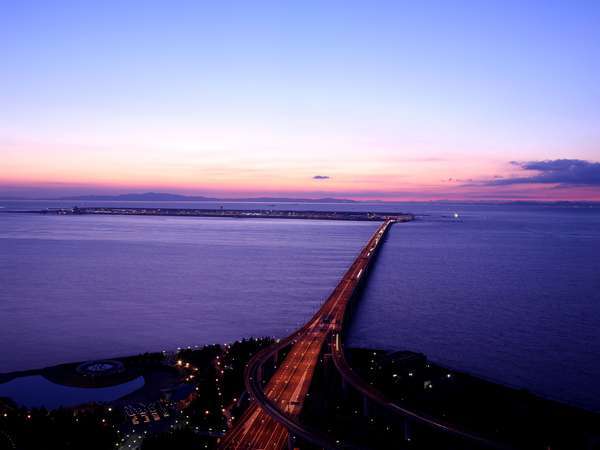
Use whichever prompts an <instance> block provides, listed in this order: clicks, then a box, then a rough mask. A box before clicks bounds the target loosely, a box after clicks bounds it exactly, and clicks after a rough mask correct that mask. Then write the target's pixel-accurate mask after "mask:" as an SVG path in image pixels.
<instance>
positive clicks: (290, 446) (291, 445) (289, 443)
mask: <svg viewBox="0 0 600 450" xmlns="http://www.w3.org/2000/svg"><path fill="white" fill-rule="evenodd" d="M295 442H296V437H295V436H293V435H292V433H288V438H287V447H288V450H294V449H295V448H296V447H295V446H294V445H295Z"/></svg>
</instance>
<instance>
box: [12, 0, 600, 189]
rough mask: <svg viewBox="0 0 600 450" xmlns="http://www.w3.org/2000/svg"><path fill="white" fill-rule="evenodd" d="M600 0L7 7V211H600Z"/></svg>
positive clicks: (20, 4)
mask: <svg viewBox="0 0 600 450" xmlns="http://www.w3.org/2000/svg"><path fill="white" fill-rule="evenodd" d="M599 161H600V2H598V1H595V0H590V1H577V0H574V1H566V0H565V1H552V0H547V1H538V2H534V1H530V2H527V1H514V2H511V1H497V2H495V1H471V2H466V1H465V2H463V1H447V2H442V1H436V2H434V1H413V2H403V1H390V2H383V1H381V2H376V1H364V2H353V1H339V2H338V1H316V2H311V1H294V2H291V1H276V2H259V1H256V2H254V1H240V2H227V1H214V2H202V1H190V2H176V1H174V2H166V1H165V2H151V1H144V2H135V1H118V2H111V1H102V2H87V1H77V2H60V1H40V2H32V1H27V0H23V1H3V2H0V196H5V197H6V196H17V197H57V196H64V195H76V194H92V193H93V194H104V193H128V192H143V191H148V190H153V191H161V192H173V193H181V194H194V195H207V196H222V197H239V196H264V195H269V196H300V197H322V196H336V197H344V198H355V199H384V200H431V199H466V200H502V199H538V200H558V199H562V200H568V199H571V200H600V162H599Z"/></svg>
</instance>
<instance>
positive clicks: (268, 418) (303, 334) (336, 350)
mask: <svg viewBox="0 0 600 450" xmlns="http://www.w3.org/2000/svg"><path fill="white" fill-rule="evenodd" d="M407 220H410V218H409V217H401V218H386V219H385V220H384V222H383V223H382V224H381V225H380V226H379V227H378V228H377V230H376V231H375V232H374V233H373V235H372V236H371V238H370V239H369V241H368V242H367V245H365V247H364V248H363V249H362V250H361V251H360V253H359V254H358V256H357V258H356V259H355V260H354V262H353V264H352V265H351V266H350V268H349V269H348V270H347V272H346V273H345V274H344V276H343V277H342V279H341V280H340V282H339V284H338V285H337V286H336V288H335V289H334V290H333V292H332V293H331V295H330V296H329V298H328V299H327V301H326V302H325V303H324V304H323V305H322V306H321V308H320V309H319V311H317V313H316V314H315V315H314V316H313V317H312V318H311V319H310V320H309V321H308V322H307V323H306V324H305V325H304V326H303V327H302V328H300V329H299V330H297V331H296V332H295V333H293V334H292V335H291V336H289V337H287V338H285V339H283V340H280V341H279V342H277V343H276V344H274V345H273V346H270V347H268V348H266V349H263V350H262V351H260V352H259V353H257V354H256V355H255V356H254V357H253V358H252V359H251V360H250V362H249V364H248V367H247V368H246V372H245V385H246V389H247V391H248V392H249V393H250V395H251V397H252V398H253V402H252V403H251V404H250V406H249V407H248V409H247V410H246V412H245V413H244V415H243V416H242V417H241V418H240V419H239V420H238V421H237V423H236V425H235V426H234V427H233V428H232V429H231V430H230V431H229V432H228V433H227V434H226V435H225V437H224V438H223V439H222V441H221V442H220V445H219V448H220V449H240V450H241V449H245V450H259V449H262V450H266V449H272V450H280V449H284V448H286V447H287V448H290V449H292V448H295V447H296V443H295V440H296V439H299V440H301V441H303V442H308V443H310V444H312V445H313V446H316V447H319V448H323V449H341V448H344V449H353V448H355V447H353V446H352V444H350V443H347V442H343V441H339V440H334V439H333V438H332V437H331V436H329V435H326V434H324V433H323V432H322V431H319V430H314V429H311V428H309V427H307V426H306V425H305V424H302V423H300V421H299V415H300V412H301V411H302V408H303V406H304V401H305V399H306V396H307V394H308V391H309V388H310V385H311V382H312V378H313V375H314V373H315V369H316V367H317V365H318V364H319V363H321V362H322V359H321V358H322V355H323V350H324V349H325V350H327V352H330V354H331V359H332V360H333V363H334V366H335V368H336V369H337V372H338V373H339V376H340V377H341V379H342V382H343V383H344V384H346V385H348V386H350V387H352V389H354V390H355V391H356V392H358V393H359V394H360V396H361V397H362V398H363V400H364V402H365V404H366V402H369V403H372V404H373V405H377V406H378V407H380V408H381V409H382V410H384V411H385V412H386V414H389V415H391V416H395V417H399V418H401V420H402V421H403V422H404V423H405V424H406V425H411V424H417V425H419V426H425V427H426V428H427V429H431V430H433V431H435V432H441V433H444V434H448V435H450V436H451V437H453V438H457V439H459V440H460V441H461V442H464V443H466V445H465V446H464V447H462V448H491V449H503V450H504V449H507V447H504V446H503V445H500V444H497V443H495V442H491V441H488V440H486V439H485V438H483V437H480V436H478V435H475V434H471V433H468V432H466V431H463V430H461V429H459V428H456V427H454V426H452V425H451V424H449V423H445V422H442V421H439V420H437V419H436V418H433V417H428V416H426V415H423V414H419V413H418V412H415V411H410V410H407V409H405V408H403V407H401V406H399V405H396V404H394V403H392V402H390V401H389V400H387V399H386V398H385V397H384V396H383V395H382V394H381V393H380V392H379V391H377V390H376V389H374V388H373V387H372V386H370V385H369V384H368V383H365V382H364V381H363V380H362V379H361V377H360V376H358V375H357V374H356V373H355V372H354V371H353V370H352V368H351V367H350V365H349V364H348V362H347V361H346V357H345V354H344V349H343V340H342V332H343V325H344V321H345V318H346V314H347V309H348V305H349V302H350V301H351V300H352V298H353V297H354V295H355V293H356V292H357V290H358V288H359V286H360V285H361V283H362V281H363V280H364V279H365V278H366V274H367V272H368V270H369V267H370V265H371V264H372V262H373V261H374V258H375V256H376V254H377V251H378V250H379V248H380V247H381V245H382V243H383V242H384V238H385V235H386V233H387V232H388V230H389V228H390V227H391V226H392V225H393V224H394V223H396V222H400V221H407ZM325 346H326V347H325ZM285 349H289V351H288V353H287V355H286V356H285V358H284V359H283V361H282V362H281V364H280V365H279V366H277V360H278V357H279V355H281V354H282V353H283V352H284V350H285ZM272 362H275V365H276V371H275V373H274V374H273V375H272V377H271V378H270V380H269V381H268V382H267V383H266V385H265V384H264V377H263V371H264V368H265V367H266V366H268V365H269V363H272ZM407 439H408V440H410V437H409V435H407Z"/></svg>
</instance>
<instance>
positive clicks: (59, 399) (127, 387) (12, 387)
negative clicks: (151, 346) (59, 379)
mask: <svg viewBox="0 0 600 450" xmlns="http://www.w3.org/2000/svg"><path fill="white" fill-rule="evenodd" d="M143 385H144V377H138V378H136V379H134V380H131V381H128V382H126V383H122V384H118V385H116V386H109V387H101V388H83V387H71V386H63V385H60V384H56V383H52V382H51V381H49V380H48V379H46V378H44V377H43V376H41V375H33V376H27V377H20V378H15V379H13V380H11V381H9V382H7V383H2V384H0V397H10V398H12V399H13V400H14V401H15V402H17V403H18V404H19V405H21V406H26V407H28V408H38V407H42V406H43V407H45V408H48V409H54V408H58V407H59V406H76V405H80V404H82V403H89V402H110V401H113V400H117V399H119V398H121V397H123V396H125V395H127V394H129V393H131V392H133V391H135V390H137V389H139V388H141V387H142V386H143Z"/></svg>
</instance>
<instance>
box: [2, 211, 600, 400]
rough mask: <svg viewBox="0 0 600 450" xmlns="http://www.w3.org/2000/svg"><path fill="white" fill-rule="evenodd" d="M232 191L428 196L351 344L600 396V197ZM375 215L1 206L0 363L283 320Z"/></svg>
mask: <svg viewBox="0 0 600 450" xmlns="http://www.w3.org/2000/svg"><path fill="white" fill-rule="evenodd" d="M130 205H131V204H130ZM54 206H72V205H70V204H68V205H67V204H62V205H59V204H56V203H51V202H26V203H19V202H0V207H1V208H2V209H3V210H4V211H7V210H20V209H21V210H22V209H36V208H45V207H54ZM131 206H145V205H131ZM160 206H161V207H169V206H170V207H185V206H188V207H206V208H213V207H218V206H220V204H209V203H207V204H193V205H189V204H161V205H160ZM224 206H225V207H230V208H265V209H276V208H278V209H289V208H293V209H337V210H365V211H398V212H400V211H402V212H415V213H416V214H417V220H416V221H415V222H411V223H407V224H399V225H395V226H394V227H393V228H392V230H391V232H390V234H389V236H388V239H387V241H386V243H385V245H384V247H383V248H382V252H381V254H380V256H379V259H378V261H377V264H376V266H375V268H374V270H373V271H372V272H371V278H370V280H369V283H368V285H367V287H366V290H365V293H364V296H363V298H362V299H361V300H360V305H359V308H358V314H357V315H356V317H355V320H354V322H353V323H352V325H351V327H350V329H349V330H348V340H349V343H350V344H351V345H358V346H369V347H378V348H385V349H390V350H399V349H410V350H415V351H421V352H423V353H425V354H427V355H428V357H429V358H430V359H432V360H434V361H436V362H440V363H442V364H445V365H448V366H450V367H454V368H456V369H459V370H466V371H469V372H472V373H475V374H477V375H480V376H483V377H486V378H489V379H492V380H495V381H498V382H501V383H505V384H508V385H512V386H515V387H520V388H526V389H529V390H531V391H533V392H536V393H539V394H541V395H544V396H546V397H550V398H555V399H558V400H562V401H565V402H568V403H572V404H576V405H579V406H584V407H586V408H589V409H592V410H599V411H600V387H599V385H598V383H597V380H598V379H600V331H599V330H600V208H598V207H585V206H578V207H573V206H560V205H558V206H540V205H469V204H429V203H423V204H418V203H409V204H394V205H382V204H372V205H365V204H344V205H339V204H338V205H327V204H315V205H309V204H294V205H290V204H225V205H224ZM455 212H456V213H458V214H459V218H458V219H455V218H454V217H453V214H454V213H455ZM376 226H377V224H375V223H356V222H330V221H303V220H299V221H294V220H270V219H243V220H239V219H214V218H176V217H125V216H121V217H119V216H107V217H100V216H66V217H65V216H51V215H30V214H14V213H1V214H0V345H1V353H0V372H5V371H12V370H18V369H27V368H34V367H40V366H46V365H50V364H56V363H60V362H66V361H78V360H85V359H92V358H106V357H114V356H119V355H126V354H132V353H137V352H143V351H157V350H163V349H172V348H175V347H184V346H188V345H201V344H206V343H212V342H227V341H231V340H234V339H238V338H241V337H246V336H251V335H253V336H266V335H272V336H285V335H286V334H289V333H290V332H291V331H292V330H293V329H295V328H296V327H298V326H300V325H301V324H302V323H303V322H304V321H305V320H306V319H308V318H309V317H310V316H311V314H312V313H313V312H314V311H315V310H316V309H317V308H318V307H319V305H320V304H321V302H322V301H323V300H324V299H325V298H326V297H327V295H328V294H329V292H330V291H331V290H332V289H333V288H334V286H335V285H336V283H337V281H338V279H339V277H340V276H341V275H342V274H343V272H344V271H345V269H346V268H347V267H348V266H349V264H350V263H351V262H352V260H353V258H354V256H355V255H356V254H357V252H358V251H359V249H360V248H361V246H362V245H363V244H364V243H365V242H366V240H367V239H368V237H369V236H370V234H371V233H372V232H373V230H374V229H375V228H376Z"/></svg>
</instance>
